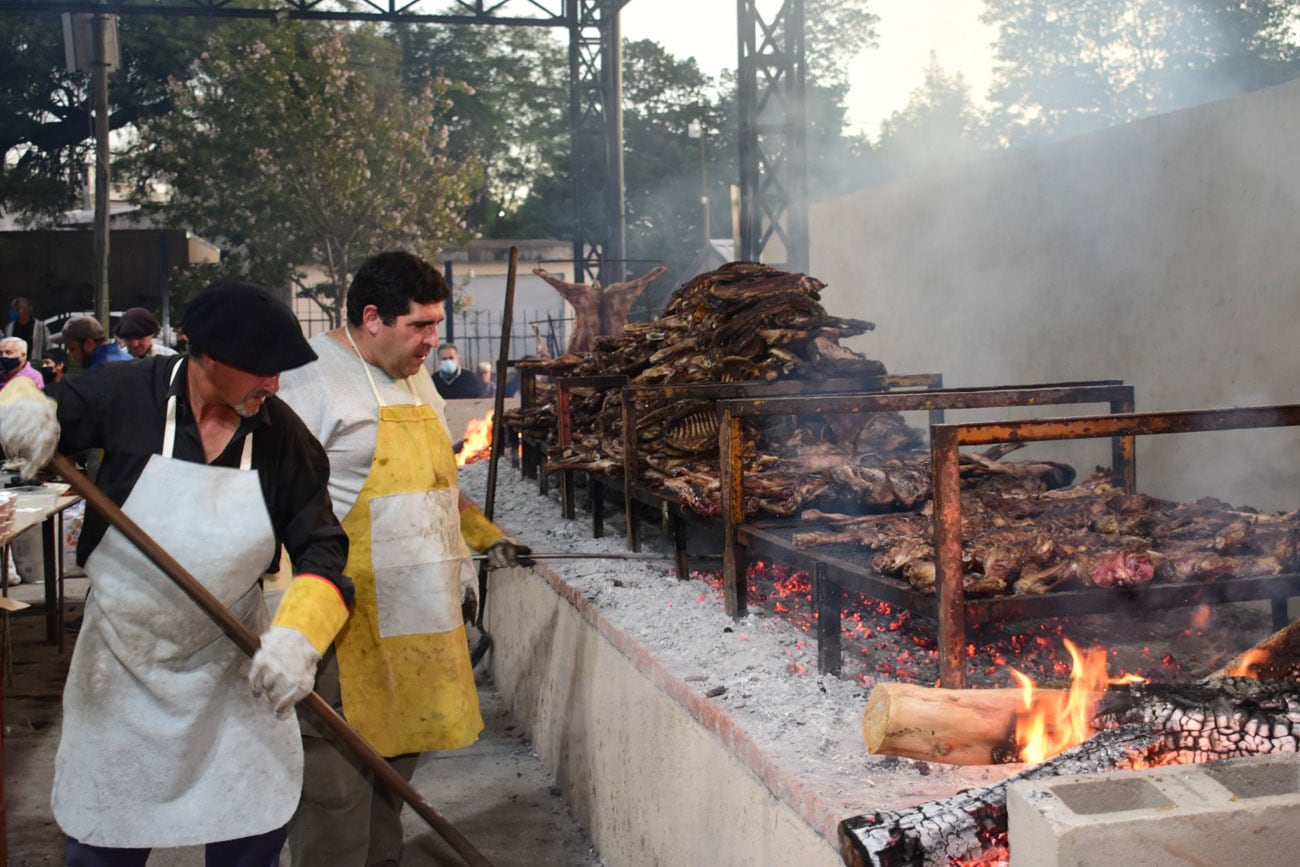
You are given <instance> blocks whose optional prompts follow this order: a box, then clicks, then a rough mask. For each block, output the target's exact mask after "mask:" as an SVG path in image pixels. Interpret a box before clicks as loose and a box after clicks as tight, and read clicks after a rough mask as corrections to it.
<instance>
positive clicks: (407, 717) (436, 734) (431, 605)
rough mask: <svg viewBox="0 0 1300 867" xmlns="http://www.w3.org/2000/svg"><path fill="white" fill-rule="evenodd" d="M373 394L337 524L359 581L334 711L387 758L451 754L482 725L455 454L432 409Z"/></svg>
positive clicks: (340, 641) (340, 642) (340, 647)
mask: <svg viewBox="0 0 1300 867" xmlns="http://www.w3.org/2000/svg"><path fill="white" fill-rule="evenodd" d="M359 360H360V359H359ZM361 363H362V364H365V362H364V361H362V362H361ZM366 375H367V377H370V370H369V366H368V365H367V366H366ZM371 387H372V388H374V381H373V378H372V379H371ZM375 398H376V401H377V402H379V403H380V406H379V426H378V429H377V431H376V434H375V455H374V459H373V460H372V461H371V464H370V474H369V475H368V476H367V477H366V481H365V484H364V485H363V486H362V488H361V493H360V494H359V495H358V496H357V500H356V502H355V503H354V504H353V506H352V509H351V510H350V511H349V512H348V514H347V516H346V517H345V518H344V519H343V529H344V530H345V531H347V534H348V539H349V542H350V546H349V553H348V563H347V566H346V567H345V569H344V572H345V573H346V574H347V575H349V576H350V577H351V578H352V580H353V582H354V583H355V584H356V603H355V606H354V608H353V612H352V616H351V617H349V618H348V621H347V624H346V625H345V626H344V627H343V629H342V631H341V632H340V633H339V635H338V637H337V638H336V639H335V649H336V653H337V654H338V662H339V685H340V688H341V690H342V695H343V713H344V715H345V716H346V717H347V719H348V721H349V722H350V723H351V724H352V725H353V726H354V727H355V728H356V729H357V730H358V731H359V732H361V734H362V735H364V736H365V738H366V739H367V740H368V741H370V743H371V744H373V745H374V747H375V749H376V750H378V751H379V753H380V754H382V755H384V756H397V755H401V754H403V753H415V752H424V751H426V750H449V749H456V748H458V747H463V746H466V745H468V744H472V743H474V741H476V740H477V739H478V735H479V732H481V731H482V730H483V718H482V716H480V714H479V705H478V689H477V687H476V686H475V684H474V672H473V667H472V666H471V664H470V659H469V642H468V640H467V639H466V637H465V624H464V621H463V619H462V615H461V604H460V603H461V584H462V576H463V574H464V572H465V570H467V569H469V562H470V561H469V549H468V548H467V547H466V545H465V541H464V539H463V538H462V537H461V534H460V513H459V508H458V499H459V494H458V492H457V489H456V487H455V483H456V458H455V455H454V453H453V452H452V449H451V441H450V439H449V438H448V436H447V432H446V429H445V428H444V426H443V424H442V422H441V420H439V418H438V416H437V415H436V414H435V413H434V411H433V409H432V408H431V407H429V406H427V405H425V404H422V403H418V402H417V403H416V404H402V405H395V406H385V405H383V403H382V401H380V400H379V395H378V390H377V389H376V390H375ZM412 399H415V393H414V391H412Z"/></svg>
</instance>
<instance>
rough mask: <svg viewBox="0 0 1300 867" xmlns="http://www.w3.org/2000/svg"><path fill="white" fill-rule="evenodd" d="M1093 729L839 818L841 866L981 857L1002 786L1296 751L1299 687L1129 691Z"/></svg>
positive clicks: (994, 825) (997, 840)
mask: <svg viewBox="0 0 1300 867" xmlns="http://www.w3.org/2000/svg"><path fill="white" fill-rule="evenodd" d="M1095 721H1096V722H1098V723H1099V724H1101V725H1104V726H1109V728H1106V729H1105V730H1104V731H1101V732H1099V733H1097V734H1096V735H1093V736H1092V737H1091V738H1089V739H1088V740H1087V741H1085V742H1083V743H1082V744H1080V745H1078V746H1077V747H1073V748H1071V749H1068V750H1066V751H1065V752H1063V753H1061V754H1060V755H1057V756H1054V757H1052V758H1050V759H1048V760H1047V761H1045V762H1043V763H1041V764H1038V765H1034V766H1032V767H1029V768H1026V769H1025V770H1023V771H1021V772H1020V773H1017V774H1015V775H1013V776H1010V777H1008V778H1007V779H1006V780H1003V781H1002V782H1000V783H995V784H993V785H991V786H985V787H983V788H979V789H969V790H967V791H964V792H958V793H957V794H956V795H954V796H952V797H951V798H945V799H943V800H939V801H933V802H931V803H928V804H921V805H919V806H916V807H912V808H910V809H907V810H901V811H897V812H877V813H870V814H866V815H862V816H854V817H851V818H849V819H845V820H844V821H843V822H841V823H840V843H841V855H842V856H843V858H844V862H845V863H846V864H847V865H849V867H867V865H871V867H898V865H909V867H947V865H949V864H950V863H951V862H952V861H958V860H969V859H972V858H975V857H978V856H979V855H980V854H981V853H983V852H984V851H985V850H987V849H989V848H992V847H993V846H995V845H1001V844H1002V843H1004V842H1005V841H1004V840H1003V839H1002V838H1004V837H1005V834H1006V827H1007V826H1006V822H1007V816H1006V787H1007V784H1008V783H1012V782H1015V781H1017V780H1029V779H1040V778H1043V777H1055V776H1063V775H1067V774H1085V773H1096V772H1098V771H1105V770H1111V769H1115V768H1127V767H1134V766H1159V765H1170V764H1190V763H1195V762H1206V761H1211V760H1222V759H1233V758H1242V757H1245V756H1252V755H1261V754H1272V753H1279V752H1287V753H1295V752H1300V687H1298V686H1297V685H1296V684H1295V683H1287V682H1277V683H1266V682H1261V681H1258V680H1253V679H1248V678H1226V679H1224V680H1221V681H1217V682H1214V683H1198V684H1150V683H1148V684H1134V685H1131V686H1129V687H1124V688H1113V689H1110V690H1108V691H1107V692H1106V694H1105V696H1104V697H1103V699H1102V703H1101V707H1100V709H1099V711H1098V715H1097V717H1096V720H1095Z"/></svg>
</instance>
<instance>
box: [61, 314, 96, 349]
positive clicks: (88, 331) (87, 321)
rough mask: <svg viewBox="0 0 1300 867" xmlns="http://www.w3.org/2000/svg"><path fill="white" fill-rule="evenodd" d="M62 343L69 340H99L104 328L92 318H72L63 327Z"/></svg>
mask: <svg viewBox="0 0 1300 867" xmlns="http://www.w3.org/2000/svg"><path fill="white" fill-rule="evenodd" d="M62 333H63V342H64V343H67V342H68V341H70V340H100V339H102V338H103V336H104V327H103V326H102V325H100V324H99V320H98V319H96V318H95V317H93V316H74V317H72V318H71V319H69V320H68V321H67V322H66V323H64V325H63V332H62Z"/></svg>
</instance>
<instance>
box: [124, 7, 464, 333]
mask: <svg viewBox="0 0 1300 867" xmlns="http://www.w3.org/2000/svg"><path fill="white" fill-rule="evenodd" d="M399 59H400V58H399V54H398V52H397V50H396V49H395V47H394V46H393V44H392V43H391V42H390V41H388V40H385V39H383V38H381V36H380V35H379V34H378V33H377V32H376V31H375V30H374V29H373V28H370V27H364V26H363V27H357V28H352V29H345V28H336V27H328V26H324V25H319V24H312V23H298V22H295V23H282V24H263V23H261V22H243V23H241V24H239V25H232V26H230V27H229V28H228V29H226V30H224V31H223V32H222V34H221V38H220V39H214V40H213V41H212V42H211V43H210V44H209V46H208V48H207V50H206V51H205V52H204V53H203V54H202V56H201V57H200V58H199V60H198V61H197V63H196V66H195V69H194V70H193V71H192V74H191V75H190V76H189V78H188V80H185V81H182V80H175V79H174V80H173V81H172V83H171V88H170V92H171V97H172V99H173V101H174V104H175V110H174V111H172V112H171V113H170V114H168V115H166V116H163V117H159V118H156V119H154V120H153V121H152V122H150V123H147V124H145V125H144V126H143V127H142V129H141V135H140V140H141V148H140V151H139V154H138V155H137V161H136V165H137V166H138V167H139V169H140V170H141V172H140V175H141V177H145V176H148V177H152V178H155V179H162V180H165V181H166V182H167V183H168V184H169V186H170V189H171V193H172V195H171V199H170V201H169V202H168V204H166V205H165V206H164V212H165V213H166V214H167V215H168V217H169V218H171V219H173V220H174V221H179V222H181V223H184V224H186V225H189V226H191V227H192V228H193V229H195V230H196V231H197V232H199V233H200V234H201V235H204V236H205V237H209V238H212V239H220V243H221V246H222V251H223V266H224V267H225V268H226V269H228V270H234V271H237V272H238V273H239V274H240V275H241V276H246V277H250V278H256V279H258V280H260V281H261V282H264V283H266V284H267V285H270V286H281V287H282V286H285V285H287V284H288V283H289V282H290V281H292V282H293V283H294V284H295V285H296V286H297V288H298V291H299V294H301V295H303V296H304V297H308V298H311V299H312V300H313V301H315V302H316V303H317V304H318V305H319V306H320V307H321V308H322V309H323V310H325V311H326V312H328V313H329V314H330V315H331V316H332V318H333V319H334V321H335V322H338V321H339V319H340V317H341V314H342V310H343V298H344V293H345V291H346V286H347V280H348V276H349V275H350V273H351V270H352V268H353V266H354V265H355V264H356V263H357V262H358V261H359V260H360V259H361V258H363V257H364V256H366V255H369V254H370V253H373V252H375V251H377V250H380V249H387V248H393V247H403V248H406V249H410V250H412V251H414V252H417V253H421V254H423V255H425V256H427V257H432V256H433V254H434V253H435V251H436V250H437V248H438V247H439V246H440V245H442V244H446V243H450V242H453V241H456V240H459V239H461V238H462V237H464V235H465V234H466V229H465V226H464V225H463V223H462V222H461V219H460V215H461V214H463V212H464V210H465V208H466V206H467V204H468V202H469V199H470V191H471V190H472V189H473V188H474V187H475V185H476V184H478V183H479V179H480V178H481V175H482V169H481V167H480V166H479V165H477V164H476V163H474V162H472V161H468V160H453V159H451V158H450V157H449V155H448V153H447V139H448V130H447V128H446V126H445V125H443V124H441V123H439V122H438V121H437V118H439V117H440V116H442V115H443V114H445V113H446V112H447V111H448V109H449V107H450V94H451V93H452V92H453V91H454V90H455V87H454V86H453V85H451V84H450V83H448V82H446V81H445V80H441V79H433V78H425V79H423V80H420V79H418V78H417V79H415V80H410V79H408V80H407V81H406V82H405V85H406V86H405V88H404V87H403V81H402V79H401V77H400V76H399ZM404 91H405V92H404ZM308 263H314V264H316V265H318V266H319V267H320V268H321V270H322V271H323V272H324V274H325V275H326V279H325V280H324V281H321V282H315V283H313V282H309V281H308V278H307V277H306V275H305V274H303V273H301V272H296V271H294V270H293V269H292V265H295V264H296V265H304V264H308Z"/></svg>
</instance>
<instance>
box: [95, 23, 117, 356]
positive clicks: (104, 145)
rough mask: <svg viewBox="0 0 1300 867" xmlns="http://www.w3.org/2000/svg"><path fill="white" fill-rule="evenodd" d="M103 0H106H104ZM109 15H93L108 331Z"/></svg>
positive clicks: (99, 242) (103, 310)
mask: <svg viewBox="0 0 1300 867" xmlns="http://www.w3.org/2000/svg"><path fill="white" fill-rule="evenodd" d="M101 2H102V0H101ZM110 26H111V25H110V23H109V16H107V15H104V14H102V13H100V12H96V13H95V14H94V15H93V16H92V17H91V34H92V37H93V41H94V46H95V48H94V55H93V56H94V61H93V63H92V69H91V73H90V74H91V89H92V91H93V93H92V103H93V106H94V111H95V238H94V244H93V246H94V255H95V265H94V277H95V279H94V286H95V316H96V318H98V319H99V323H100V325H102V326H103V328H104V333H105V334H111V333H112V325H111V323H110V322H109V304H108V231H109V196H110V193H109V191H108V161H109V154H108V123H109V122H108V69H109V63H110V60H109V57H108V51H107V45H108V40H107V38H106V33H107V31H108V29H109V27H110Z"/></svg>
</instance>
